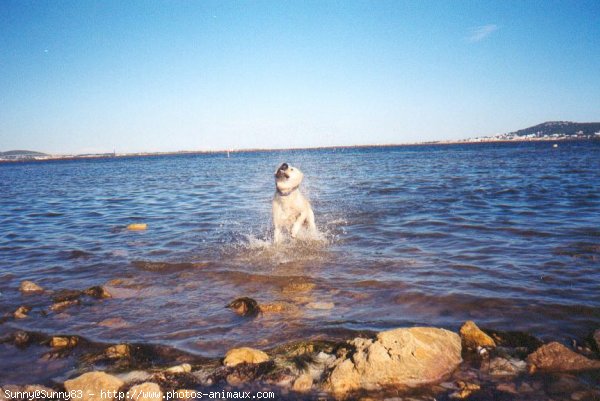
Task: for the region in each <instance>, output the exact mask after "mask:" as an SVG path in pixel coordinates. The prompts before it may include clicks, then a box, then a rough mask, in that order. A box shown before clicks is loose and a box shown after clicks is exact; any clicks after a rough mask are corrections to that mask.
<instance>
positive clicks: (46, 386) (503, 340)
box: [0, 281, 600, 401]
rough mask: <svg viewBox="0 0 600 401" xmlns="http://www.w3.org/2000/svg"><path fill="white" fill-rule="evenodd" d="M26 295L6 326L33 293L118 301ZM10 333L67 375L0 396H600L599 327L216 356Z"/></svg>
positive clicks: (403, 336)
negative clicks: (569, 337) (571, 340)
mask: <svg viewBox="0 0 600 401" xmlns="http://www.w3.org/2000/svg"><path fill="white" fill-rule="evenodd" d="M20 291H21V293H22V297H23V298H24V299H23V301H24V305H23V306H21V307H19V308H18V309H17V310H15V311H14V313H12V314H11V315H7V316H5V317H4V318H3V319H2V321H1V323H0V324H3V325H9V326H12V325H11V322H14V321H18V320H19V319H26V318H34V317H33V316H30V315H29V314H30V313H31V312H32V309H31V308H30V307H28V306H26V305H25V303H26V299H27V297H28V296H29V295H32V294H37V296H44V297H46V296H47V298H48V300H49V306H48V307H49V310H65V309H69V308H71V307H72V306H74V305H77V304H78V303H79V302H81V301H82V300H86V302H98V303H99V304H100V305H101V303H102V302H103V300H104V299H107V298H110V297H111V294H110V293H109V291H108V290H107V289H105V288H104V287H101V286H97V287H92V288H88V289H85V290H61V291H50V290H45V289H43V288H41V287H39V286H38V285H36V284H35V283H32V282H28V281H26V282H22V283H21V287H20ZM278 312H281V310H278V308H277V305H273V304H269V305H261V304H260V303H259V302H257V301H255V300H253V299H250V298H239V299H236V300H233V301H232V302H231V303H230V304H229V309H226V310H224V313H236V314H238V315H240V316H242V317H244V318H246V319H257V318H260V315H261V314H263V313H278ZM42 316H43V314H42ZM4 328H5V329H8V327H7V326H5V327H4ZM4 331H5V332H7V333H8V334H6V335H4V336H3V337H2V338H0V344H1V345H2V346H3V347H8V348H10V349H13V350H14V351H15V352H22V353H26V354H28V355H31V354H33V355H37V356H38V360H39V361H41V362H44V363H49V362H56V363H62V364H63V365H65V366H66V367H67V368H66V369H65V374H64V376H63V377H59V378H55V379H52V380H48V381H45V382H39V381H36V380H35V378H32V379H27V376H29V375H30V374H29V373H28V371H29V366H23V372H22V374H23V380H21V382H20V383H17V384H15V383H8V382H4V381H0V387H1V390H0V401H5V400H17V399H23V397H24V396H25V395H27V394H29V395H31V394H35V396H31V397H32V398H34V399H63V398H64V397H63V396H64V392H65V391H66V392H72V393H71V394H79V395H81V397H79V396H78V395H77V396H76V397H78V398H79V399H82V400H85V401H96V400H100V399H102V400H108V401H112V400H115V399H117V400H118V399H119V398H121V399H122V397H125V396H128V397H129V398H135V399H138V400H148V401H149V400H159V399H181V400H185V399H191V398H202V396H203V394H204V395H210V394H212V395H213V396H217V395H219V394H220V395H223V397H220V395H219V398H228V399H232V398H237V397H236V395H235V394H237V395H241V394H244V392H249V394H258V393H259V392H260V393H261V395H260V396H263V395H264V396H268V398H272V397H274V398H275V399H307V400H308V399H361V400H363V401H367V400H372V399H389V400H391V399H393V400H404V399H405V400H438V401H439V400H450V399H465V400H598V399H600V330H596V331H595V333H590V336H589V338H586V339H583V340H582V341H581V343H580V344H569V345H568V346H567V345H564V344H560V343H558V342H547V343H543V342H542V341H540V340H539V339H537V338H535V337H534V336H532V335H529V334H527V333H521V332H504V331H497V330H493V329H486V328H482V329H480V328H479V327H478V326H477V325H476V323H475V322H472V321H467V322H464V323H463V324H462V326H461V329H460V331H459V332H458V333H455V332H452V331H450V330H446V329H443V328H433V327H410V328H396V329H392V330H386V331H382V332H378V333H375V332H364V333H356V334H355V335H354V336H349V337H348V338H344V339H341V340H340V339H329V338H326V337H322V338H318V339H307V340H299V341H291V342H289V343H287V344H284V345H281V346H277V347H273V348H268V347H267V348H265V349H260V350H259V349H253V348H246V347H239V348H233V349H231V350H229V351H228V352H227V353H226V354H225V355H223V356H222V357H221V358H205V357H202V356H198V355H193V354H189V353H186V352H183V351H180V350H177V349H175V348H171V347H166V346H161V345H157V344H143V343H111V344H109V343H99V342H92V341H89V340H87V339H85V338H82V337H79V336H73V335H69V334H65V333H50V334H49V333H35V332H27V331H23V330H19V329H9V330H4ZM1 373H2V372H1V371H0V377H2V374H1ZM101 391H103V396H102V397H101V398H99V397H98V394H97V393H99V392H101ZM73 392H74V393H73ZM227 392H229V394H227ZM90 394H93V395H90ZM128 394H129V395H128ZM136 394H137V395H136ZM119 395H121V397H120V396H119ZM134 395H136V396H134Z"/></svg>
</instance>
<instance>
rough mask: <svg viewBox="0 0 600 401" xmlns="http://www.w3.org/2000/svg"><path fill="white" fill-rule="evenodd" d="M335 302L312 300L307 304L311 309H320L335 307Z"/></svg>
mask: <svg viewBox="0 0 600 401" xmlns="http://www.w3.org/2000/svg"><path fill="white" fill-rule="evenodd" d="M334 306H335V304H334V303H333V302H310V303H308V304H307V305H306V307H307V308H309V309H318V310H329V309H333V308H334Z"/></svg>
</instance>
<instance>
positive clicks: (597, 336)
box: [593, 329, 600, 353]
mask: <svg viewBox="0 0 600 401" xmlns="http://www.w3.org/2000/svg"><path fill="white" fill-rule="evenodd" d="M593 337H594V343H596V351H597V352H599V353H600V329H598V330H596V331H594V335H593Z"/></svg>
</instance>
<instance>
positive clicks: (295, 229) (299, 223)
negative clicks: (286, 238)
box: [292, 212, 308, 238]
mask: <svg viewBox="0 0 600 401" xmlns="http://www.w3.org/2000/svg"><path fill="white" fill-rule="evenodd" d="M307 215H308V214H307V213H306V212H302V213H300V216H298V218H297V219H296V221H295V222H294V225H293V226H292V238H296V236H297V235H298V231H300V228H302V225H303V224H304V220H306V216H307Z"/></svg>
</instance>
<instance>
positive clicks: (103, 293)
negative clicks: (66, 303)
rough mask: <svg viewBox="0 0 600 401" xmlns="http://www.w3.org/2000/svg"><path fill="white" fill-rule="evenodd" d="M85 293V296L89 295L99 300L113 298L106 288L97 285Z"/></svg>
mask: <svg viewBox="0 0 600 401" xmlns="http://www.w3.org/2000/svg"><path fill="white" fill-rule="evenodd" d="M83 293H84V294H85V295H88V296H90V297H93V298H98V299H107V298H112V295H111V294H110V292H108V290H107V289H106V288H104V287H102V286H100V285H97V286H95V287H90V288H88V289H87V290H85V291H83Z"/></svg>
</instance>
